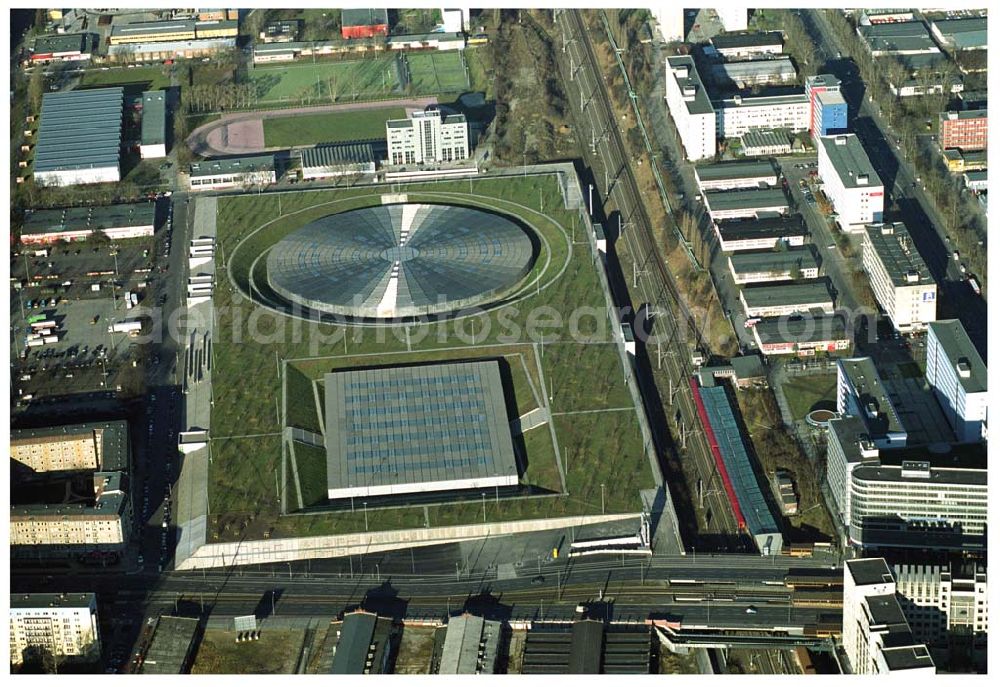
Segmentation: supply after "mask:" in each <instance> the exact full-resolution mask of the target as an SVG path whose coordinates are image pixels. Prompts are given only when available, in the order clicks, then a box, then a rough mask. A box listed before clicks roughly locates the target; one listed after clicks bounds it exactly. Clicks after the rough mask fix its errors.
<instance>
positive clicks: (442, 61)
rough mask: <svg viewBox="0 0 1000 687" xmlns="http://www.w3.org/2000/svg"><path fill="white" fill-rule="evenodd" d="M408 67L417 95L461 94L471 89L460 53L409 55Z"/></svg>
mask: <svg viewBox="0 0 1000 687" xmlns="http://www.w3.org/2000/svg"><path fill="white" fill-rule="evenodd" d="M406 66H407V70H408V73H409V77H410V84H411V85H412V87H413V91H414V92H415V93H460V92H462V91H465V90H467V89H468V88H469V77H468V72H467V71H466V69H465V61H464V58H463V56H462V53H461V52H459V51H455V52H414V53H409V54H408V55H407V56H406Z"/></svg>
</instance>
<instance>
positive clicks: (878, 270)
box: [862, 222, 937, 332]
mask: <svg viewBox="0 0 1000 687" xmlns="http://www.w3.org/2000/svg"><path fill="white" fill-rule="evenodd" d="M862 236H863V238H862V265H863V266H864V270H865V273H866V274H867V275H868V282H869V283H870V284H871V287H872V291H873V292H874V294H875V298H876V299H877V300H878V303H879V305H881V306H882V309H883V310H884V311H885V314H886V315H888V316H889V319H890V320H891V321H892V326H893V327H895V328H896V330H897V331H900V332H918V331H923V330H925V329H927V325H928V324H929V323H930V322H933V321H934V320H935V319H937V282H935V281H934V278H933V277H932V276H931V271H930V270H929V269H927V263H925V262H924V259H923V258H922V257H920V253H919V252H918V251H917V247H916V245H914V243H913V239H912V238H911V237H910V232H909V231H907V229H906V226H905V225H904V224H903V223H902V222H895V223H892V224H874V225H870V226H868V227H865V233H864V234H863V235H862Z"/></svg>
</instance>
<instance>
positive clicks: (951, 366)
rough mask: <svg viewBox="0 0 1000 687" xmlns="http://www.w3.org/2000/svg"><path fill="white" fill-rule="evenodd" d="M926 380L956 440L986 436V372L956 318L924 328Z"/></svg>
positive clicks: (979, 439) (974, 439) (984, 365)
mask: <svg viewBox="0 0 1000 687" xmlns="http://www.w3.org/2000/svg"><path fill="white" fill-rule="evenodd" d="M926 361H927V368H926V370H927V371H926V376H927V384H928V385H929V386H930V387H931V388H932V389H934V395H935V396H936V397H937V399H938V402H939V403H940V404H941V408H942V409H943V410H944V414H945V417H946V418H947V419H948V423H949V424H950V425H951V426H952V428H953V429H954V430H955V436H957V437H958V439H959V441H981V440H983V439H985V438H986V417H987V412H988V403H989V401H988V394H987V373H986V364H985V363H984V362H983V359H982V356H980V355H979V351H977V350H976V347H975V346H973V344H972V340H971V339H970V338H969V334H968V333H967V332H966V331H965V327H963V326H962V323H961V321H959V320H937V321H935V322H931V323H930V325H929V326H928V332H927V354H926Z"/></svg>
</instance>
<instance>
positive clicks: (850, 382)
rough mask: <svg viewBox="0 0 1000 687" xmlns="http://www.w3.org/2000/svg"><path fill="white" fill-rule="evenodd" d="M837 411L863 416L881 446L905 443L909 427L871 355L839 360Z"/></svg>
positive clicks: (869, 432) (876, 443)
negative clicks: (894, 402) (904, 424)
mask: <svg viewBox="0 0 1000 687" xmlns="http://www.w3.org/2000/svg"><path fill="white" fill-rule="evenodd" d="M837 412H838V413H840V414H841V415H853V416H854V417H858V418H861V420H862V422H864V423H865V427H866V428H867V432H868V435H869V436H870V437H871V439H872V441H874V442H875V445H876V446H878V447H879V448H896V447H902V446H906V428H905V427H904V426H903V423H902V420H901V419H900V416H899V413H898V412H897V411H896V407H895V405H894V404H893V402H892V397H891V396H890V394H889V390H888V389H887V388H886V386H885V384H884V383H883V382H882V377H881V376H880V375H879V373H878V369H876V367H875V362H874V361H873V360H872V359H871V358H841V359H839V360H838V361H837Z"/></svg>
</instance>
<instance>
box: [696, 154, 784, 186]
mask: <svg viewBox="0 0 1000 687" xmlns="http://www.w3.org/2000/svg"><path fill="white" fill-rule="evenodd" d="M694 176H695V180H696V181H697V182H698V187H699V188H700V189H701V190H702V191H719V190H730V189H737V188H759V187H761V186H776V185H777V183H778V172H777V170H775V168H774V164H773V163H771V162H770V161H769V160H741V161H737V162H720V163H717V164H712V165H697V166H696V167H695V168H694Z"/></svg>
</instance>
